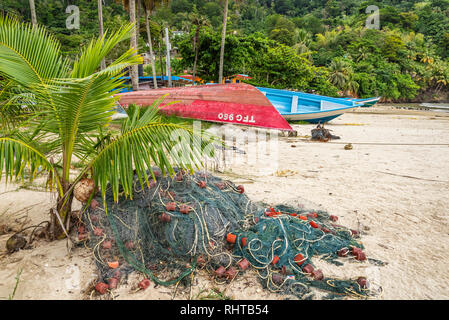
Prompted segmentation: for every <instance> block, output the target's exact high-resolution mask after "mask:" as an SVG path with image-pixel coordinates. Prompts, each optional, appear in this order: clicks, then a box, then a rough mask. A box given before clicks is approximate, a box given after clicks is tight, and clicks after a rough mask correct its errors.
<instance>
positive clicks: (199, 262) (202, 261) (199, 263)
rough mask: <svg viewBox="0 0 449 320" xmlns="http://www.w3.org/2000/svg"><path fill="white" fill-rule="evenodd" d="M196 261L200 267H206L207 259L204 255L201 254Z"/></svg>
mask: <svg viewBox="0 0 449 320" xmlns="http://www.w3.org/2000/svg"><path fill="white" fill-rule="evenodd" d="M196 263H197V264H198V266H199V267H200V268H201V267H204V265H205V264H206V259H204V257H203V256H202V255H201V256H199V257H198V258H196Z"/></svg>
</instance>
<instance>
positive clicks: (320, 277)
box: [312, 269, 324, 281]
mask: <svg viewBox="0 0 449 320" xmlns="http://www.w3.org/2000/svg"><path fill="white" fill-rule="evenodd" d="M312 277H313V280H315V281H321V280H323V278H324V275H323V271H321V270H319V269H318V270H313V271H312Z"/></svg>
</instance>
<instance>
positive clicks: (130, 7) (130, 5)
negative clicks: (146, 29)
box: [115, 0, 139, 91]
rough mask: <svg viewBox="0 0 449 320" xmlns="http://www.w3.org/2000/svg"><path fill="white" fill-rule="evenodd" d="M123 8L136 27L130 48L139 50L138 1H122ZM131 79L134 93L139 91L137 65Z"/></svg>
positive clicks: (132, 69)
mask: <svg viewBox="0 0 449 320" xmlns="http://www.w3.org/2000/svg"><path fill="white" fill-rule="evenodd" d="M115 1H116V2H119V1H120V0H115ZM121 2H122V4H123V7H124V9H125V10H126V11H128V12H129V21H130V23H131V24H132V25H133V26H134V28H133V31H132V35H131V41H130V42H131V43H130V46H131V48H134V49H135V50H136V53H137V50H138V41H137V40H138V36H139V33H138V31H139V30H138V29H137V19H136V0H121ZM130 77H131V84H132V87H133V90H134V91H137V90H139V72H138V67H137V65H133V66H131V72H130Z"/></svg>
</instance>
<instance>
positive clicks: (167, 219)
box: [159, 212, 171, 222]
mask: <svg viewBox="0 0 449 320" xmlns="http://www.w3.org/2000/svg"><path fill="white" fill-rule="evenodd" d="M159 220H160V221H162V222H170V221H171V217H170V215H169V214H167V213H165V212H163V213H162V214H161V215H160V216H159Z"/></svg>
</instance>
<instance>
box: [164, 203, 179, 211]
mask: <svg viewBox="0 0 449 320" xmlns="http://www.w3.org/2000/svg"><path fill="white" fill-rule="evenodd" d="M165 209H166V210H167V211H175V210H176V202H168V203H167V204H166V205H165Z"/></svg>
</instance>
